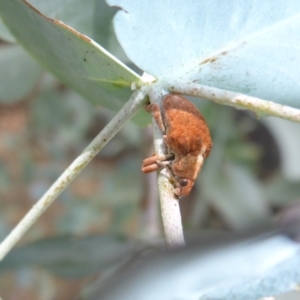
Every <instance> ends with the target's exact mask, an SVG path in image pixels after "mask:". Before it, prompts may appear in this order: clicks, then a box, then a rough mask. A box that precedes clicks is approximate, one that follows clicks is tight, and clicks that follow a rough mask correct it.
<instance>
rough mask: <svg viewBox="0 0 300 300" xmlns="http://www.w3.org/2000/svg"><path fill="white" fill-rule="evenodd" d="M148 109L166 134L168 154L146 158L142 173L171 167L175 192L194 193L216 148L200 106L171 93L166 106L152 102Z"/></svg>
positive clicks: (183, 194)
mask: <svg viewBox="0 0 300 300" xmlns="http://www.w3.org/2000/svg"><path fill="white" fill-rule="evenodd" d="M146 110H147V111H148V112H152V114H153V117H154V119H155V121H156V123H157V125H158V126H159V128H160V129H161V130H162V132H163V134H164V136H163V139H164V143H165V145H166V148H167V154H166V155H165V156H163V157H158V156H156V155H155V154H154V155H153V156H151V157H149V158H146V159H144V160H143V163H142V172H144V173H150V172H153V171H156V170H158V169H159V167H166V166H167V167H168V168H169V169H170V171H171V174H172V177H173V179H174V186H175V190H174V192H175V195H177V197H179V198H181V197H185V196H187V195H188V194H189V193H190V192H191V189H192V187H193V185H194V182H195V179H196V178H197V175H198V173H199V172H200V170H201V168H202V165H203V162H204V159H205V158H206V157H208V155H209V153H210V150H211V148H212V141H211V137H210V133H209V128H208V127H207V125H206V122H205V120H204V118H203V116H202V114H201V113H200V112H199V110H198V109H197V108H196V106H195V105H194V104H192V103H191V102H190V101H188V100H187V99H185V98H184V97H182V96H181V95H176V94H170V95H167V96H165V97H164V99H163V103H162V109H160V107H159V106H158V105H157V104H149V105H147V106H146Z"/></svg>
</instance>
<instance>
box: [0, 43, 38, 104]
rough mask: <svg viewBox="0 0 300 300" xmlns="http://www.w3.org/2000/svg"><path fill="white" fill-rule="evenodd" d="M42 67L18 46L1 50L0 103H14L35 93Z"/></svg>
mask: <svg viewBox="0 0 300 300" xmlns="http://www.w3.org/2000/svg"><path fill="white" fill-rule="evenodd" d="M41 73H42V69H41V67H40V66H39V65H38V64H37V63H36V61H35V60H34V59H32V58H31V57H30V56H29V55H28V54H27V53H26V52H25V51H24V49H22V48H21V47H20V46H18V45H9V46H5V47H4V46H3V47H1V48H0V102H2V103H13V102H17V101H18V100H21V99H24V97H26V96H29V95H30V94H31V92H33V91H34V88H35V86H36V85H37V84H38V78H39V76H40V75H41Z"/></svg>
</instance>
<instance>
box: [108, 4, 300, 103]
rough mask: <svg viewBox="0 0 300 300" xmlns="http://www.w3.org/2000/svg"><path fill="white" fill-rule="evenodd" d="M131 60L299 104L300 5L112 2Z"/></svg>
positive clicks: (150, 69) (154, 70)
mask: <svg viewBox="0 0 300 300" xmlns="http://www.w3.org/2000/svg"><path fill="white" fill-rule="evenodd" d="M108 3H109V4H110V5H113V6H117V7H120V8H121V9H120V10H119V12H118V13H117V14H116V16H115V18H114V26H115V30H116V34H117V37H118V39H119V41H120V43H121V45H122V47H123V48H124V50H125V52H126V54H127V55H128V57H129V58H130V59H131V60H132V61H133V62H134V63H135V64H136V65H137V66H138V67H140V68H141V69H143V70H144V71H146V72H147V73H149V74H151V75H153V76H155V77H157V78H163V77H170V76H178V77H182V78H183V79H187V80H189V81H195V82H198V83H201V84H204V85H209V86H214V87H218V88H222V89H226V90H231V91H236V92H242V93H245V94H248V95H252V96H257V97H260V98H263V99H266V100H272V101H275V102H278V103H281V104H286V105H291V106H294V107H300V101H299V98H300V97H299V95H300V72H299V69H300V47H299V45H300V2H299V1H297V0H296V1H295V0H287V1H284V2H283V1H281V0H275V1H271V2H270V1H259V0H245V1H242V2H241V1H238V0H227V1H219V0H211V1H209V2H208V1H204V0H201V1H199V0H177V1H171V0H166V1H159V0H154V1H132V0H108Z"/></svg>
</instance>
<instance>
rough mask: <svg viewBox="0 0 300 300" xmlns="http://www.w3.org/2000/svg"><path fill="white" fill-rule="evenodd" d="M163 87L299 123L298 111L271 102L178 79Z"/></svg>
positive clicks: (299, 111) (169, 81)
mask: <svg viewBox="0 0 300 300" xmlns="http://www.w3.org/2000/svg"><path fill="white" fill-rule="evenodd" d="M164 86H166V88H167V89H168V90H169V91H170V92H174V93H180V94H185V95H190V96H196V97H201V98H205V99H209V100H212V101H214V102H216V103H219V104H225V105H229V106H234V107H238V108H243V109H249V110H252V111H254V112H256V113H258V114H266V115H270V116H275V117H279V118H282V119H286V120H290V121H294V122H300V110H299V109H296V108H292V107H290V106H287V105H281V104H277V103H275V102H272V101H268V100H263V99H260V98H256V97H251V96H247V95H244V94H240V93H235V92H230V91H226V90H221V89H218V88H214V87H211V86H204V85H201V84H197V83H190V82H185V81H182V80H179V79H178V80H177V79H175V80H168V81H167V84H166V85H164Z"/></svg>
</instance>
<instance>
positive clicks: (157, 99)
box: [149, 84, 185, 248]
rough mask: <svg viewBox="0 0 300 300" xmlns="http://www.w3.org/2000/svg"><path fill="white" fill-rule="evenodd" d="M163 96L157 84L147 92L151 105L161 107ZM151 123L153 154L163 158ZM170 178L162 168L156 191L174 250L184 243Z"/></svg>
mask: <svg viewBox="0 0 300 300" xmlns="http://www.w3.org/2000/svg"><path fill="white" fill-rule="evenodd" d="M164 94H167V92H166V91H165V90H163V89H162V88H161V87H160V86H159V84H154V85H152V86H151V88H150V90H149V97H150V100H151V103H155V104H158V105H159V106H161V100H162V97H163V95H164ZM152 123H153V138H154V148H155V153H156V154H157V155H158V156H163V155H164V154H165V153H166V149H165V146H164V142H163V135H162V132H161V130H160V129H159V127H158V126H157V124H156V122H155V120H154V118H153V119H152ZM170 176H171V175H170V172H169V170H168V169H167V168H164V169H162V170H161V171H160V172H159V175H158V189H159V195H160V205H161V215H162V221H163V227H164V233H165V238H166V243H167V245H168V246H169V247H170V248H175V247H178V246H184V245H185V242H184V236H183V229H182V223H181V214H180V207H179V200H178V199H176V198H175V197H174V187H173V185H172V184H171V182H170Z"/></svg>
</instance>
